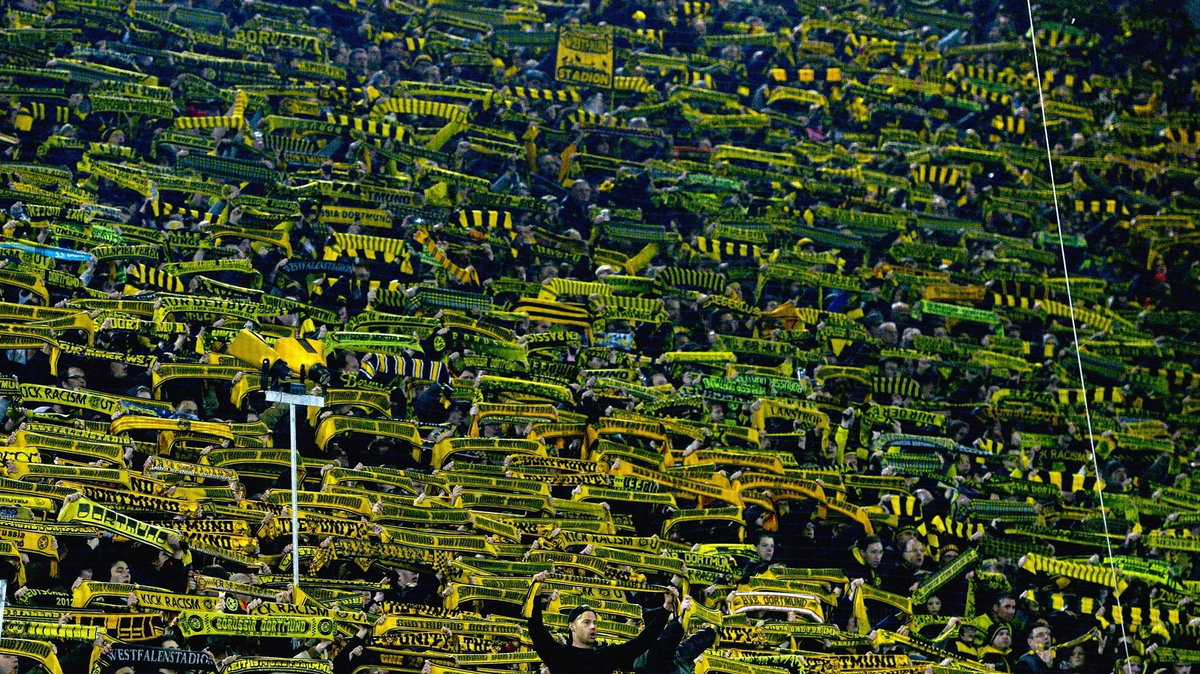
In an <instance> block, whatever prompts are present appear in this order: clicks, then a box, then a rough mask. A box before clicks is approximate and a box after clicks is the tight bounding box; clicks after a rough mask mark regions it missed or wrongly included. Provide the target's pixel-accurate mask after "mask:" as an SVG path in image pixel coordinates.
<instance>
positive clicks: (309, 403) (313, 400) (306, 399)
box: [263, 391, 325, 592]
mask: <svg viewBox="0 0 1200 674" xmlns="http://www.w3.org/2000/svg"><path fill="white" fill-rule="evenodd" d="M263 397H264V398H265V399H266V400H267V401H268V402H272V403H283V404H285V405H287V406H288V421H289V422H290V425H291V429H290V432H291V437H292V447H291V452H290V453H291V466H292V587H293V588H296V589H299V587H300V503H299V501H300V497H299V495H298V493H297V491H298V490H299V488H300V487H299V485H298V484H297V482H298V480H297V473H299V472H300V471H299V468H297V465H296V464H297V463H298V462H299V461H300V458H299V457H300V448H299V443H297V442H296V408H297V407H304V408H309V407H317V408H321V407H324V406H325V398H323V397H321V396H314V395H308V394H306V393H286V392H283V391H264V392H263ZM293 592H294V590H293Z"/></svg>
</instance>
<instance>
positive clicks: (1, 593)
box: [0, 580, 8, 637]
mask: <svg viewBox="0 0 1200 674" xmlns="http://www.w3.org/2000/svg"><path fill="white" fill-rule="evenodd" d="M6 601H8V581H7V580H0V637H2V636H4V602H6Z"/></svg>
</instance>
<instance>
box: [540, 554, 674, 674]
mask: <svg viewBox="0 0 1200 674" xmlns="http://www.w3.org/2000/svg"><path fill="white" fill-rule="evenodd" d="M547 574H548V572H546V571H542V572H539V573H537V574H535V575H534V576H533V584H532V585H531V586H530V588H529V593H530V598H531V599H532V602H531V603H532V606H531V607H530V611H529V638H530V639H531V640H532V641H533V650H534V651H536V652H537V654H538V656H539V657H541V659H542V662H543V663H544V664H545V665H546V669H548V670H549V671H550V674H612V673H613V672H615V671H616V670H618V669H631V668H632V665H633V661H634V659H636V658H637V657H638V656H639V655H641V654H642V653H645V652H646V649H647V648H649V647H650V645H651V644H653V643H654V641H655V640H656V639H658V637H659V635H660V634H662V631H663V628H664V627H665V626H666V624H667V612H668V610H669V609H670V607H671V605H672V603H673V599H674V595H670V594H669V595H667V598H666V600H665V601H664V602H663V608H661V609H658V608H654V609H649V610H647V611H645V612H644V614H643V621H644V622H645V626H644V627H643V628H642V631H641V633H640V634H638V635H637V636H636V637H634V638H632V639H630V640H629V641H626V642H625V643H621V644H614V645H611V646H599V645H597V643H596V633H597V625H598V616H597V614H596V612H595V611H594V610H592V609H591V607H589V606H587V605H580V606H576V607H575V608H573V609H571V613H570V614H569V615H568V617H567V630H568V632H569V637H568V638H569V639H570V641H568V642H567V643H565V644H564V643H562V642H560V641H559V640H557V639H555V638H554V636H553V635H551V634H550V632H549V630H547V629H546V625H545V624H544V623H543V622H542V603H541V601H540V599H541V597H540V596H539V595H540V594H541V585H542V582H543V581H545V580H546V576H547Z"/></svg>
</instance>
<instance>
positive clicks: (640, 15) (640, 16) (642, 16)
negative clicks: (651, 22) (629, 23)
mask: <svg viewBox="0 0 1200 674" xmlns="http://www.w3.org/2000/svg"><path fill="white" fill-rule="evenodd" d="M633 20H634V21H645V20H646V13H645V12H643V11H642V10H640V9H639V10H638V11H636V12H634V13H633Z"/></svg>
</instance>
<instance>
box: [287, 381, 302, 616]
mask: <svg viewBox="0 0 1200 674" xmlns="http://www.w3.org/2000/svg"><path fill="white" fill-rule="evenodd" d="M288 415H289V416H290V417H291V422H292V451H291V457H292V601H295V600H296V597H297V596H298V595H299V593H300V496H299V494H297V493H296V491H297V488H298V487H297V484H296V473H297V472H298V471H297V470H296V463H297V459H296V457H297V455H298V454H299V453H300V450H299V448H298V447H297V446H296V405H295V404H294V403H289V404H288Z"/></svg>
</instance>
